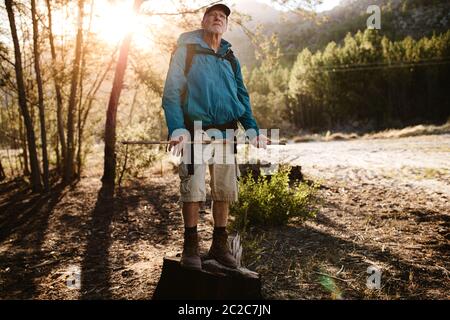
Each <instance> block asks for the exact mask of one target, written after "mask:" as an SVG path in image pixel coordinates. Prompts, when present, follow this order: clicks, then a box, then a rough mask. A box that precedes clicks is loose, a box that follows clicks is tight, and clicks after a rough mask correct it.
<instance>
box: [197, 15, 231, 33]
mask: <svg viewBox="0 0 450 320" xmlns="http://www.w3.org/2000/svg"><path fill="white" fill-rule="evenodd" d="M227 24H228V21H227V16H226V14H225V13H224V12H223V11H222V10H212V11H210V12H208V14H207V15H205V16H204V17H203V20H202V28H203V29H205V30H206V31H207V32H211V33H219V34H224V33H225V31H227Z"/></svg>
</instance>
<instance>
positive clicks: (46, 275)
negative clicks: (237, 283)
mask: <svg viewBox="0 0 450 320" xmlns="http://www.w3.org/2000/svg"><path fill="white" fill-rule="evenodd" d="M433 137H434V138H433ZM436 137H437V138H436ZM408 139H409V140H408ZM377 141H378V142H375V141H374V142H370V143H368V142H367V141H365V142H363V141H362V140H355V141H339V142H322V143H304V144H296V145H289V146H287V147H288V148H287V151H284V152H285V153H284V156H283V157H284V158H287V157H288V156H289V157H293V158H292V159H291V160H292V161H291V162H293V163H294V162H297V163H296V164H300V165H302V167H303V172H304V174H305V175H306V177H307V178H309V179H313V180H316V181H320V183H321V184H322V188H321V189H320V191H319V193H320V196H321V197H322V199H323V200H322V204H321V205H320V208H319V213H318V215H317V217H316V218H315V219H314V220H310V221H308V222H306V223H305V224H300V223H296V222H295V221H293V222H291V223H290V224H289V225H288V226H285V227H282V228H267V229H260V230H255V231H254V234H252V237H253V238H254V239H255V240H254V243H255V246H254V250H255V252H253V253H252V254H253V256H255V259H254V260H253V261H250V262H249V263H248V265H247V267H249V268H250V269H252V270H255V271H258V272H259V273H260V274H261V277H262V283H263V295H264V297H265V298H267V299H335V298H337V299H368V298H375V299H449V298H450V295H449V292H450V281H449V276H450V275H449V269H450V265H449V264H450V259H449V253H450V250H449V241H450V235H449V225H450V210H449V209H450V205H449V198H450V194H449V191H448V190H449V188H450V182H449V181H450V179H449V176H450V174H449V171H448V169H449V168H450V165H449V163H448V161H450V160H449V159H450V157H449V156H448V155H449V154H450V149H449V146H450V135H442V136H429V137H414V138H407V139H406V138H405V139H395V140H384V141H379V140H377ZM386 141H390V143H389V142H386ZM418 146H421V148H419V147H418ZM293 150H294V151H296V152H298V154H297V158H295V156H296V154H295V152H293ZM374 150H376V151H374ZM402 150H403V151H402ZM424 150H425V151H424ZM394 154H397V155H398V157H399V158H398V159H396V161H393V158H392V157H393V155H394ZM375 155H376V156H375ZM294 158H295V159H294ZM406 158H407V159H409V160H405V159H406ZM98 159H101V157H96V158H95V157H94V158H92V159H91V162H90V163H89V165H88V166H87V168H88V169H87V170H86V172H85V174H84V176H83V177H82V179H81V180H80V181H79V182H78V183H75V184H73V185H71V186H62V185H60V184H57V183H56V184H54V185H53V187H52V191H51V192H50V193H48V194H46V195H35V194H31V193H30V191H29V190H28V189H27V188H26V185H25V184H24V183H23V182H21V181H10V182H7V183H3V184H0V298H1V299H12V298H15V299H93V298H96V299H151V297H152V293H153V291H154V289H155V287H156V284H157V282H158V279H159V275H160V272H161V266H162V261H163V260H162V259H163V257H164V256H166V255H167V256H174V255H176V254H178V253H180V252H181V246H182V235H183V224H182V218H181V215H180V208H179V205H178V203H177V200H178V183H179V178H178V176H177V175H176V174H174V173H173V172H172V171H171V170H169V168H167V170H166V171H165V172H164V175H163V176H161V175H160V174H159V173H158V171H153V172H150V171H149V172H147V173H145V175H144V176H143V177H142V178H137V179H133V180H127V181H125V182H124V183H123V185H122V187H121V188H120V189H117V190H115V195H114V197H113V196H112V191H111V190H105V189H102V188H101V183H100V180H99V178H100V174H101V170H100V168H101V163H100V162H99V160H98ZM352 159H353V160H352ZM376 159H381V160H380V161H378V162H377V160H376ZM446 159H447V160H446ZM433 161H434V162H433ZM394 162H395V163H397V164H398V163H399V162H400V165H393V163H394ZM431 162H433V165H431V164H430V163H431ZM379 163H382V164H383V163H384V165H379ZM447 165H448V166H447ZM207 209H208V208H207ZM199 231H200V234H201V238H202V242H201V248H202V251H206V250H207V249H208V245H209V243H210V241H211V236H212V217H211V213H210V211H209V209H208V210H207V212H206V213H205V214H202V215H201V217H200V224H199ZM370 266H376V267H377V268H378V269H379V270H380V271H381V282H380V284H381V289H380V290H376V289H368V288H367V287H366V279H367V277H368V273H367V268H368V267H370ZM77 275H81V276H80V277H81V278H78V276H77ZM72 280H73V281H72Z"/></svg>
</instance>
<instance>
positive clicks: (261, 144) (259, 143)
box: [250, 134, 272, 149]
mask: <svg viewBox="0 0 450 320" xmlns="http://www.w3.org/2000/svg"><path fill="white" fill-rule="evenodd" d="M250 143H251V144H252V145H253V146H255V147H256V148H263V149H266V148H267V145H268V144H271V143H272V141H271V140H270V139H269V138H267V137H266V136H265V135H263V134H260V135H259V136H257V137H254V138H253V139H252V140H251V141H250Z"/></svg>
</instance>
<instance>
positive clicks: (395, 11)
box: [225, 0, 450, 66]
mask: <svg viewBox="0 0 450 320" xmlns="http://www.w3.org/2000/svg"><path fill="white" fill-rule="evenodd" d="M370 4H375V5H378V6H380V8H381V31H380V33H381V35H386V36H387V37H389V38H390V39H392V40H398V39H402V38H404V37H406V36H411V37H412V38H414V39H418V38H421V37H424V36H430V35H432V34H433V33H442V32H444V31H446V30H448V29H449V27H450V2H448V1H445V0H431V1H424V0H342V1H341V4H340V5H338V6H337V7H335V8H334V9H332V10H329V11H325V12H322V13H320V14H318V15H317V18H316V19H315V21H312V20H308V19H305V18H304V17H301V16H300V15H296V14H295V13H289V12H288V13H285V12H282V11H279V10H277V9H275V8H273V7H271V6H269V5H266V4H263V3H259V2H255V1H251V0H250V1H242V3H239V4H238V5H237V6H236V7H235V9H234V10H237V11H239V12H241V13H245V14H248V15H251V16H252V21H251V22H250V23H249V26H250V27H251V28H254V27H255V26H256V25H258V24H261V25H262V27H263V30H264V33H265V34H271V33H276V34H277V35H278V37H279V42H280V47H281V49H282V52H283V54H284V62H285V63H287V64H291V63H292V62H293V60H294V59H295V57H296V56H297V54H298V52H299V51H301V50H302V49H303V48H306V47H308V48H310V50H312V51H315V50H318V49H322V48H323V47H324V46H325V45H326V44H327V43H329V42H330V41H335V42H338V43H339V42H340V41H342V40H343V38H344V37H345V35H346V34H347V33H348V32H350V33H352V34H353V33H356V32H357V31H358V30H364V29H365V28H366V20H367V18H368V16H369V15H368V14H367V13H366V9H367V7H368V6H369V5H370ZM225 37H226V38H227V39H228V40H230V41H231V43H232V44H233V47H234V49H235V51H236V52H237V53H238V55H239V57H240V59H241V60H242V61H243V64H244V65H248V66H252V65H253V64H254V48H253V47H252V45H251V43H250V41H249V40H248V39H247V38H246V36H245V35H244V34H243V32H242V31H241V30H238V29H236V28H233V29H232V30H231V31H230V32H228V33H227V34H226V36H225Z"/></svg>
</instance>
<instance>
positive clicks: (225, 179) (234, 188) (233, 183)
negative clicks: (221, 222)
mask: <svg viewBox="0 0 450 320" xmlns="http://www.w3.org/2000/svg"><path fill="white" fill-rule="evenodd" d="M233 157H234V163H233V164H225V163H222V164H219V163H212V164H210V163H200V164H194V174H193V175H189V174H188V165H187V164H185V163H183V162H181V163H180V165H179V167H178V173H179V176H180V202H204V201H206V182H205V179H206V167H209V174H210V176H211V181H210V187H211V198H212V200H213V201H226V202H230V203H231V202H235V201H237V200H238V190H239V189H238V181H237V177H238V176H239V175H240V172H239V167H238V165H237V164H236V157H235V155H233Z"/></svg>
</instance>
